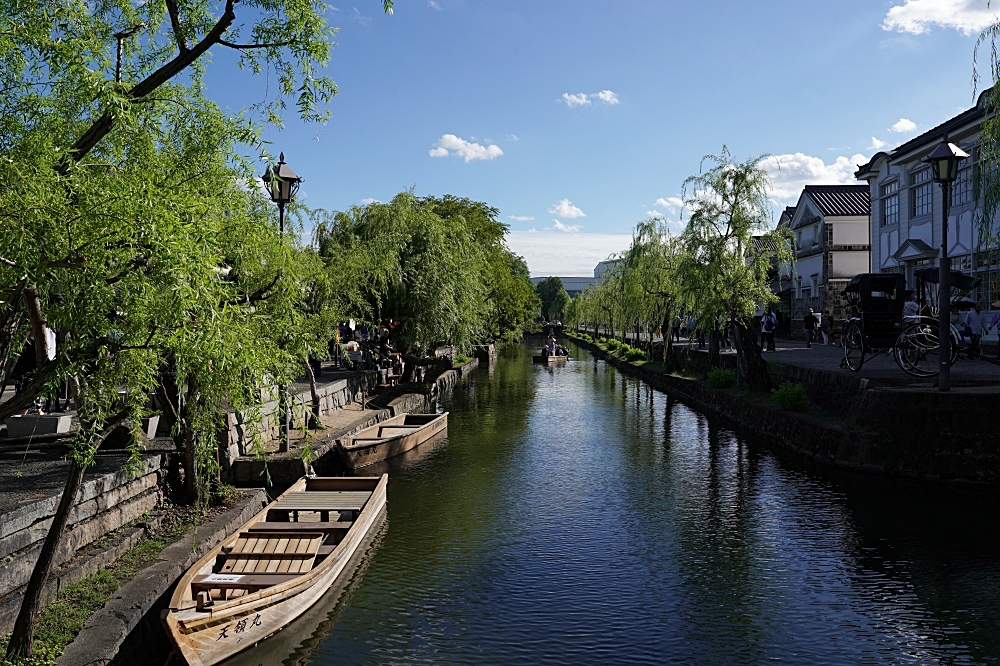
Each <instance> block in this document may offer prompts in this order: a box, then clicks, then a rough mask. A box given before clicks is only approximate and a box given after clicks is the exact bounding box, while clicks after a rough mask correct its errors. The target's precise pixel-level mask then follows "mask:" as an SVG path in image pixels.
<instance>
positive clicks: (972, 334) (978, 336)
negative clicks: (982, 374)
mask: <svg viewBox="0 0 1000 666" xmlns="http://www.w3.org/2000/svg"><path fill="white" fill-rule="evenodd" d="M965 326H966V328H967V329H968V332H969V341H970V343H969V355H970V356H975V357H976V358H979V357H981V356H982V355H983V352H982V350H981V349H980V348H979V341H980V340H982V339H983V333H984V332H985V331H986V315H984V314H983V304H982V303H980V302H979V301H976V305H975V306H974V307H973V308H972V309H971V310H969V314H967V315H965Z"/></svg>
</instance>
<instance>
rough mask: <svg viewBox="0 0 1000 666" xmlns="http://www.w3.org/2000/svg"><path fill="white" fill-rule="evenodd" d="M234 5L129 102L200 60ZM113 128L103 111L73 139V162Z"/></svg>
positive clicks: (137, 88)
mask: <svg viewBox="0 0 1000 666" xmlns="http://www.w3.org/2000/svg"><path fill="white" fill-rule="evenodd" d="M235 4H236V0H226V9H225V11H224V12H223V14H222V17H221V18H220V19H219V21H218V22H217V23H216V24H215V26H213V27H212V29H211V30H210V31H209V32H208V34H206V35H205V38H204V39H202V40H201V41H200V42H198V43H197V44H196V45H195V46H194V47H193V48H191V49H190V50H186V51H183V52H181V53H179V54H178V55H177V57H176V58H174V59H173V60H171V61H170V62H168V63H166V64H165V65H163V66H162V67H160V68H159V69H158V70H156V71H155V72H153V73H152V74H150V75H149V76H147V77H146V78H145V79H143V80H142V81H140V82H139V83H137V84H136V85H135V87H134V88H132V90H130V91H129V92H128V93H127V97H128V98H129V99H131V100H139V99H141V98H143V97H145V96H146V95H148V94H149V93H151V92H153V91H154V90H156V89H157V88H159V87H160V86H162V85H163V84H164V83H166V82H167V81H169V80H170V79H172V78H173V77H174V76H175V75H177V74H179V73H181V72H182V71H184V70H185V69H187V68H188V67H190V66H191V64H192V63H193V62H194V61H195V60H197V59H198V58H200V57H201V55H202V54H203V53H205V52H206V51H208V49H210V48H211V47H212V46H213V45H215V44H218V43H219V40H220V39H222V35H224V34H225V33H226V30H228V29H229V26H231V25H232V24H233V21H235V20H236V13H235V12H234V11H233V7H234V5H235ZM114 125H115V116H114V113H113V112H112V111H110V110H109V111H105V112H104V114H103V115H101V117H100V118H98V119H97V120H96V121H94V123H93V124H92V125H91V126H90V127H89V128H88V129H87V131H86V132H84V133H83V135H82V136H81V137H80V138H79V139H77V140H76V142H75V143H74V144H73V145H72V147H71V148H70V151H69V152H70V154H71V155H72V159H73V161H74V162H79V161H80V160H81V159H83V157H84V156H86V155H87V154H88V153H89V152H90V151H91V150H93V148H94V146H96V145H97V144H98V142H99V141H100V140H101V139H103V138H104V137H105V136H107V135H108V133H109V132H110V131H111V129H112V128H113V127H114ZM59 172H60V173H61V174H63V175H65V174H67V173H68V172H69V165H68V164H63V165H62V166H60V168H59Z"/></svg>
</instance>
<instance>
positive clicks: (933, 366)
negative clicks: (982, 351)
mask: <svg viewBox="0 0 1000 666" xmlns="http://www.w3.org/2000/svg"><path fill="white" fill-rule="evenodd" d="M913 277H914V278H915V279H916V282H917V289H916V292H915V295H916V299H917V303H918V304H920V310H919V314H918V316H916V317H910V318H907V319H909V321H904V322H903V332H902V333H901V334H900V339H899V341H898V342H897V343H896V361H897V363H899V366H900V367H901V368H903V370H905V371H906V372H908V373H910V374H911V375H914V376H917V377H933V376H934V375H936V374H938V372H939V370H940V364H939V361H938V359H939V358H940V357H939V356H938V312H939V311H940V308H939V303H940V298H939V293H938V291H939V290H938V280H939V277H940V272H939V270H938V269H937V268H934V267H931V266H928V267H926V268H918V269H917V270H915V271H913ZM978 285H979V280H977V279H976V278H973V277H970V276H968V275H966V274H964V273H962V272H960V271H951V293H950V302H951V312H961V311H963V310H969V309H971V308H973V307H975V302H974V301H973V300H972V299H971V298H969V294H970V293H972V291H973V290H974V289H975V288H976V287H977V286H978ZM949 331H950V337H951V355H950V357H949V360H948V364H949V365H954V363H955V361H956V360H958V357H959V355H960V354H961V353H962V352H963V351H965V350H966V346H965V345H964V344H963V342H962V335H961V334H960V333H959V332H958V329H957V328H955V325H954V324H949Z"/></svg>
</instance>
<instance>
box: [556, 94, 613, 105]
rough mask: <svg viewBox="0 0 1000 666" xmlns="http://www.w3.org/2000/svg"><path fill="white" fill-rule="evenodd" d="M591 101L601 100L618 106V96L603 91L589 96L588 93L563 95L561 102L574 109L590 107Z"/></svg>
mask: <svg viewBox="0 0 1000 666" xmlns="http://www.w3.org/2000/svg"><path fill="white" fill-rule="evenodd" d="M591 99H599V100H601V101H602V102H604V103H605V104H612V105H614V104H618V95H617V94H615V93H614V92H612V91H611V90H602V91H601V92H596V93H590V94H589V95H588V94H587V93H576V94H571V93H563V94H562V99H561V101H563V102H566V106H568V107H570V108H572V107H574V106H590V104H591V102H590V100H591Z"/></svg>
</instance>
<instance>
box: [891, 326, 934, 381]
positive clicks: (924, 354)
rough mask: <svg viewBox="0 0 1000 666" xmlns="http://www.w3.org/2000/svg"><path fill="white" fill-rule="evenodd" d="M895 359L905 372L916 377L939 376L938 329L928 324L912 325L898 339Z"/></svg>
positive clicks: (894, 351)
mask: <svg viewBox="0 0 1000 666" xmlns="http://www.w3.org/2000/svg"><path fill="white" fill-rule="evenodd" d="M893 358H895V359H896V365H898V366H899V367H900V368H901V369H902V370H903V372H905V373H907V374H910V375H913V376H914V377H933V376H934V375H936V374H938V371H939V370H940V365H939V362H938V359H939V358H940V356H939V355H938V331H937V327H936V326H934V325H932V324H928V323H916V324H910V325H909V326H907V327H906V328H904V329H903V332H902V333H900V334H899V337H898V338H896V346H895V348H894V349H893Z"/></svg>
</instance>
